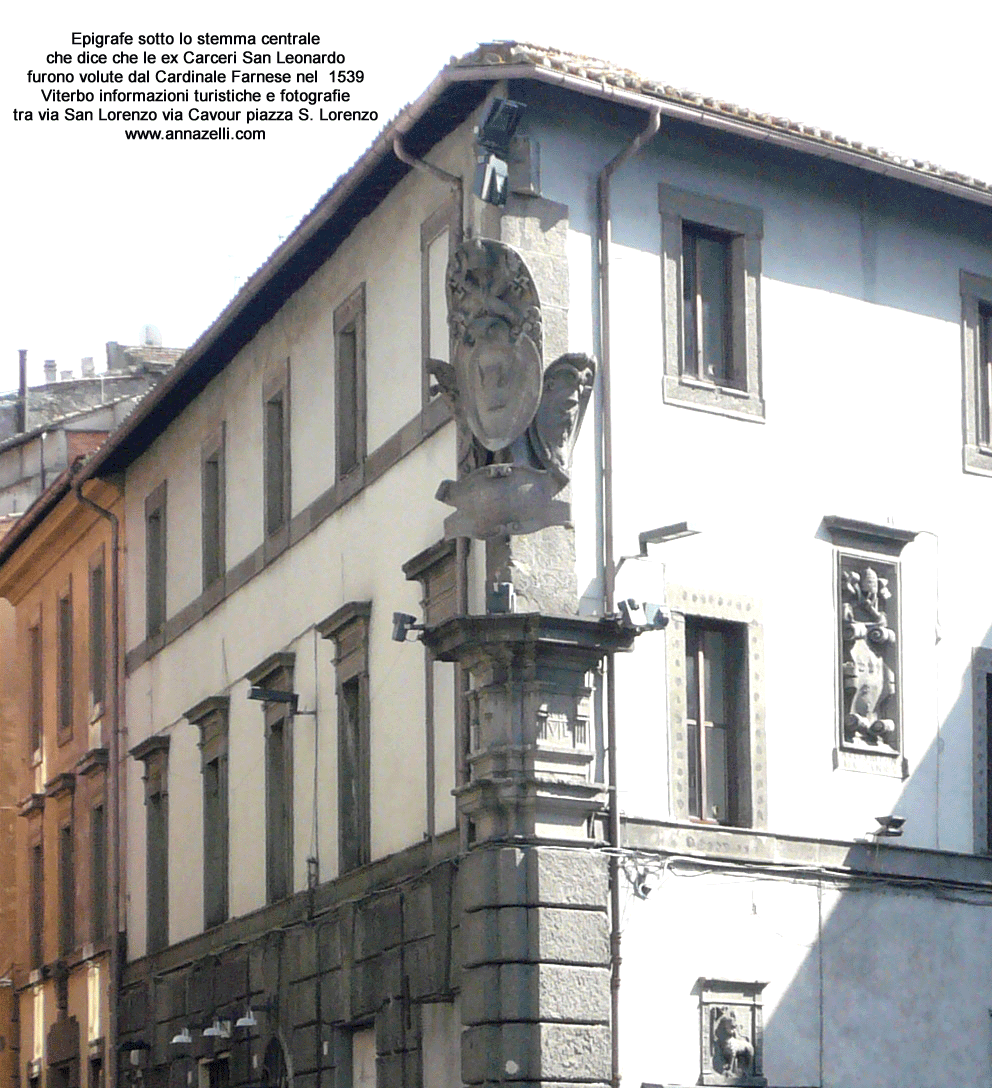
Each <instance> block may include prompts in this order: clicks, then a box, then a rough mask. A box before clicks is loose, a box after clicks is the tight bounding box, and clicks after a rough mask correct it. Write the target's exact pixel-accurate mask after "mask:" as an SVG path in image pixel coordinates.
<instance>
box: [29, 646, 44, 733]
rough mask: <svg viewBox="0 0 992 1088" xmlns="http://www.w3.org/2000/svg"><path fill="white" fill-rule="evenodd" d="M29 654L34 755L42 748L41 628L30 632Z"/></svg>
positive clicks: (30, 719)
mask: <svg viewBox="0 0 992 1088" xmlns="http://www.w3.org/2000/svg"><path fill="white" fill-rule="evenodd" d="M28 653H29V654H30V657H31V691H30V693H29V699H30V708H29V715H28V727H29V731H30V737H29V743H30V746H31V751H32V753H33V752H35V751H36V750H37V749H38V748H40V747H41V729H42V725H41V712H42V711H41V707H42V691H43V688H42V675H41V664H42V661H41V628H40V627H32V628H30V629H29V631H28Z"/></svg>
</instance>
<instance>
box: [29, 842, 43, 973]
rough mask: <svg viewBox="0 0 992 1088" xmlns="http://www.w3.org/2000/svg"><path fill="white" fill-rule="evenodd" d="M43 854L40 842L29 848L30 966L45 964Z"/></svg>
mask: <svg viewBox="0 0 992 1088" xmlns="http://www.w3.org/2000/svg"><path fill="white" fill-rule="evenodd" d="M44 935H45V854H44V851H43V849H42V845H41V843H40V842H36V843H35V844H34V845H33V846H32V847H31V966H32V967H41V965H42V964H43V963H44V962H45V959H44V956H45V951H44V944H45V942H44Z"/></svg>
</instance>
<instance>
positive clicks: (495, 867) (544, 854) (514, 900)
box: [461, 846, 608, 911]
mask: <svg viewBox="0 0 992 1088" xmlns="http://www.w3.org/2000/svg"><path fill="white" fill-rule="evenodd" d="M461 891H462V904H463V907H464V909H465V910H466V911H473V910H480V909H482V908H483V907H502V906H507V907H508V906H552V907H556V906H566V907H567V906H581V907H602V906H604V905H605V903H606V901H607V894H608V883H607V867H606V861H605V859H604V858H603V857H602V856H601V855H600V854H598V853H596V852H594V851H592V850H583V849H575V850H567V849H562V848H559V847H551V846H529V847H513V846H502V847H495V848H492V849H478V850H473V851H471V852H470V853H469V854H468V856H467V857H466V858H465V859H464V860H463V862H462V865H461Z"/></svg>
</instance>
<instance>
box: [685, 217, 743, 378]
mask: <svg viewBox="0 0 992 1088" xmlns="http://www.w3.org/2000/svg"><path fill="white" fill-rule="evenodd" d="M730 243H731V236H730V235H727V234H720V233H718V232H716V231H711V230H707V229H706V228H705V227H700V226H698V225H697V224H695V223H683V224H682V319H683V326H684V333H683V344H684V350H685V370H684V372H685V373H686V374H691V375H692V376H693V377H694V378H698V379H699V380H700V381H704V382H712V383H713V384H714V385H726V386H736V385H737V383H738V382H739V381H740V375H737V374H735V373H734V369H733V361H732V359H731V352H730V349H731V337H730V327H731V320H732V314H731V306H730V299H731V279H730Z"/></svg>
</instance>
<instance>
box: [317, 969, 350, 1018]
mask: <svg viewBox="0 0 992 1088" xmlns="http://www.w3.org/2000/svg"><path fill="white" fill-rule="evenodd" d="M345 979H346V975H345V973H344V972H343V971H340V970H338V971H328V972H327V973H326V974H325V975H324V976H323V977H322V978H321V980H320V1012H321V1016H322V1017H323V1020H324V1023H325V1024H339V1023H343V1022H344V1021H346V1020H348V1019H350V1016H349V1012H348V990H347V989H346V987H345Z"/></svg>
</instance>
